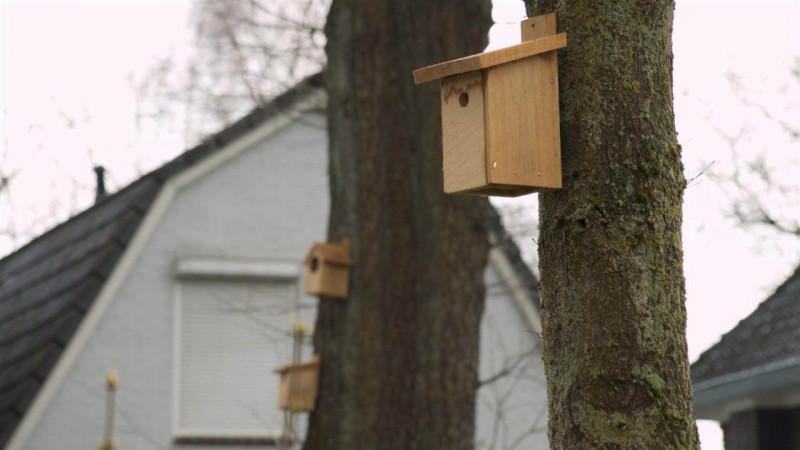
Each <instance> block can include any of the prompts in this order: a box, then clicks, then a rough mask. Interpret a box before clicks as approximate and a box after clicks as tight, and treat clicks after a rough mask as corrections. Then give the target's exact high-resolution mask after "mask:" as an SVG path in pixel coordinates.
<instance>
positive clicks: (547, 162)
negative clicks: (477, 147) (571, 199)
mask: <svg viewBox="0 0 800 450" xmlns="http://www.w3.org/2000/svg"><path fill="white" fill-rule="evenodd" d="M556 58H557V56H556V52H549V53H546V54H542V55H536V56H532V57H530V58H526V59H523V60H519V61H514V62H512V63H508V64H504V65H501V66H497V67H494V68H492V69H489V70H487V73H486V99H485V101H486V113H485V115H486V133H487V135H486V142H487V144H486V146H487V149H486V151H487V159H486V165H487V172H488V179H489V183H490V184H500V185H515V186H535V187H541V188H560V187H561V148H560V147H561V145H560V133H559V119H558V68H557V60H556Z"/></svg>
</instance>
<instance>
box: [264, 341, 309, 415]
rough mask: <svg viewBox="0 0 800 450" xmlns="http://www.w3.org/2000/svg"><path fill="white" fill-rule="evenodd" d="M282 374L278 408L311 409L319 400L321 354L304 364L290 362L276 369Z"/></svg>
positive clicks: (290, 409)
mask: <svg viewBox="0 0 800 450" xmlns="http://www.w3.org/2000/svg"><path fill="white" fill-rule="evenodd" d="M274 372H275V373H277V374H278V375H280V377H281V379H280V384H279V386H278V408H280V409H283V410H289V411H292V412H301V411H311V410H312V409H314V403H315V402H316V401H317V389H318V385H319V356H318V355H314V356H313V357H312V358H311V360H310V361H308V362H305V363H302V364H290V365H288V366H283V367H279V368H277V369H275V370H274Z"/></svg>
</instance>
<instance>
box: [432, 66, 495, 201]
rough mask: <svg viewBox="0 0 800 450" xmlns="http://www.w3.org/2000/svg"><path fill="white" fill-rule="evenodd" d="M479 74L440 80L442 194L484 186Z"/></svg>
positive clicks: (475, 72)
mask: <svg viewBox="0 0 800 450" xmlns="http://www.w3.org/2000/svg"><path fill="white" fill-rule="evenodd" d="M483 90H484V78H483V71H482V70H476V71H474V72H468V73H463V74H460V75H454V76H452V77H447V78H444V79H443V80H442V92H441V97H442V157H443V160H442V172H443V175H444V191H445V193H452V192H461V191H466V190H470V189H475V188H479V187H481V186H485V185H486V181H487V180H486V153H485V152H486V135H485V131H484V117H483V113H484V105H483V102H484V94H483Z"/></svg>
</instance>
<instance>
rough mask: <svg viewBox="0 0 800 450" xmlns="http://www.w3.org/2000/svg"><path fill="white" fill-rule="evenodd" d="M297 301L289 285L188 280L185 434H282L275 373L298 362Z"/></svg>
mask: <svg viewBox="0 0 800 450" xmlns="http://www.w3.org/2000/svg"><path fill="white" fill-rule="evenodd" d="M294 295H296V284H295V283H294V282H289V281H285V280H278V281H275V280H272V281H244V280H237V281H232V280H211V279H208V280H186V281H183V282H181V287H180V294H179V301H180V305H179V310H180V317H179V320H180V329H179V330H180V332H179V340H180V342H179V354H180V357H179V361H180V365H179V369H178V372H179V374H178V382H179V387H178V389H179V401H178V416H179V417H178V422H179V423H178V428H179V432H181V431H182V432H187V433H202V434H208V435H215V434H216V435H220V436H233V435H242V436H253V435H255V436H257V435H275V436H277V435H279V434H280V431H281V428H282V426H283V413H282V412H281V411H280V410H279V409H278V408H277V406H276V402H277V389H278V376H277V375H276V374H274V373H273V372H272V371H273V369H274V368H276V367H278V366H281V365H284V364H286V363H288V362H290V361H291V352H292V337H291V330H292V324H293V321H294V319H295V308H294V301H293V296H294ZM312 318H313V317H312ZM309 353H310V350H309V349H308V346H306V354H305V355H304V357H306V358H307V357H308V356H309V355H308V354H309Z"/></svg>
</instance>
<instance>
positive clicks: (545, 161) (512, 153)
mask: <svg viewBox="0 0 800 450" xmlns="http://www.w3.org/2000/svg"><path fill="white" fill-rule="evenodd" d="M522 41H523V42H522V43H521V44H519V45H515V46H512V47H508V48H504V49H500V50H496V51H492V52H487V53H481V54H478V55H473V56H467V57H465V58H460V59H456V60H453V61H448V62H444V63H441V64H436V65H433V66H429V67H425V68H422V69H418V70H415V71H414V81H415V82H416V83H417V84H420V83H425V82H428V81H433V80H438V79H441V80H442V89H441V99H442V147H443V148H442V152H443V167H442V172H443V173H444V191H445V193H450V194H454V193H459V194H477V195H497V196H504V197H516V196H519V195H524V194H529V193H532V192H538V191H541V190H543V189H554V188H560V187H561V139H560V132H559V118H558V61H557V56H556V51H555V50H557V49H559V48H563V47H566V45H567V35H566V34H565V33H560V34H556V15H555V14H547V15H544V16H538V17H534V18H531V19H528V20H525V21H523V22H522Z"/></svg>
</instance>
